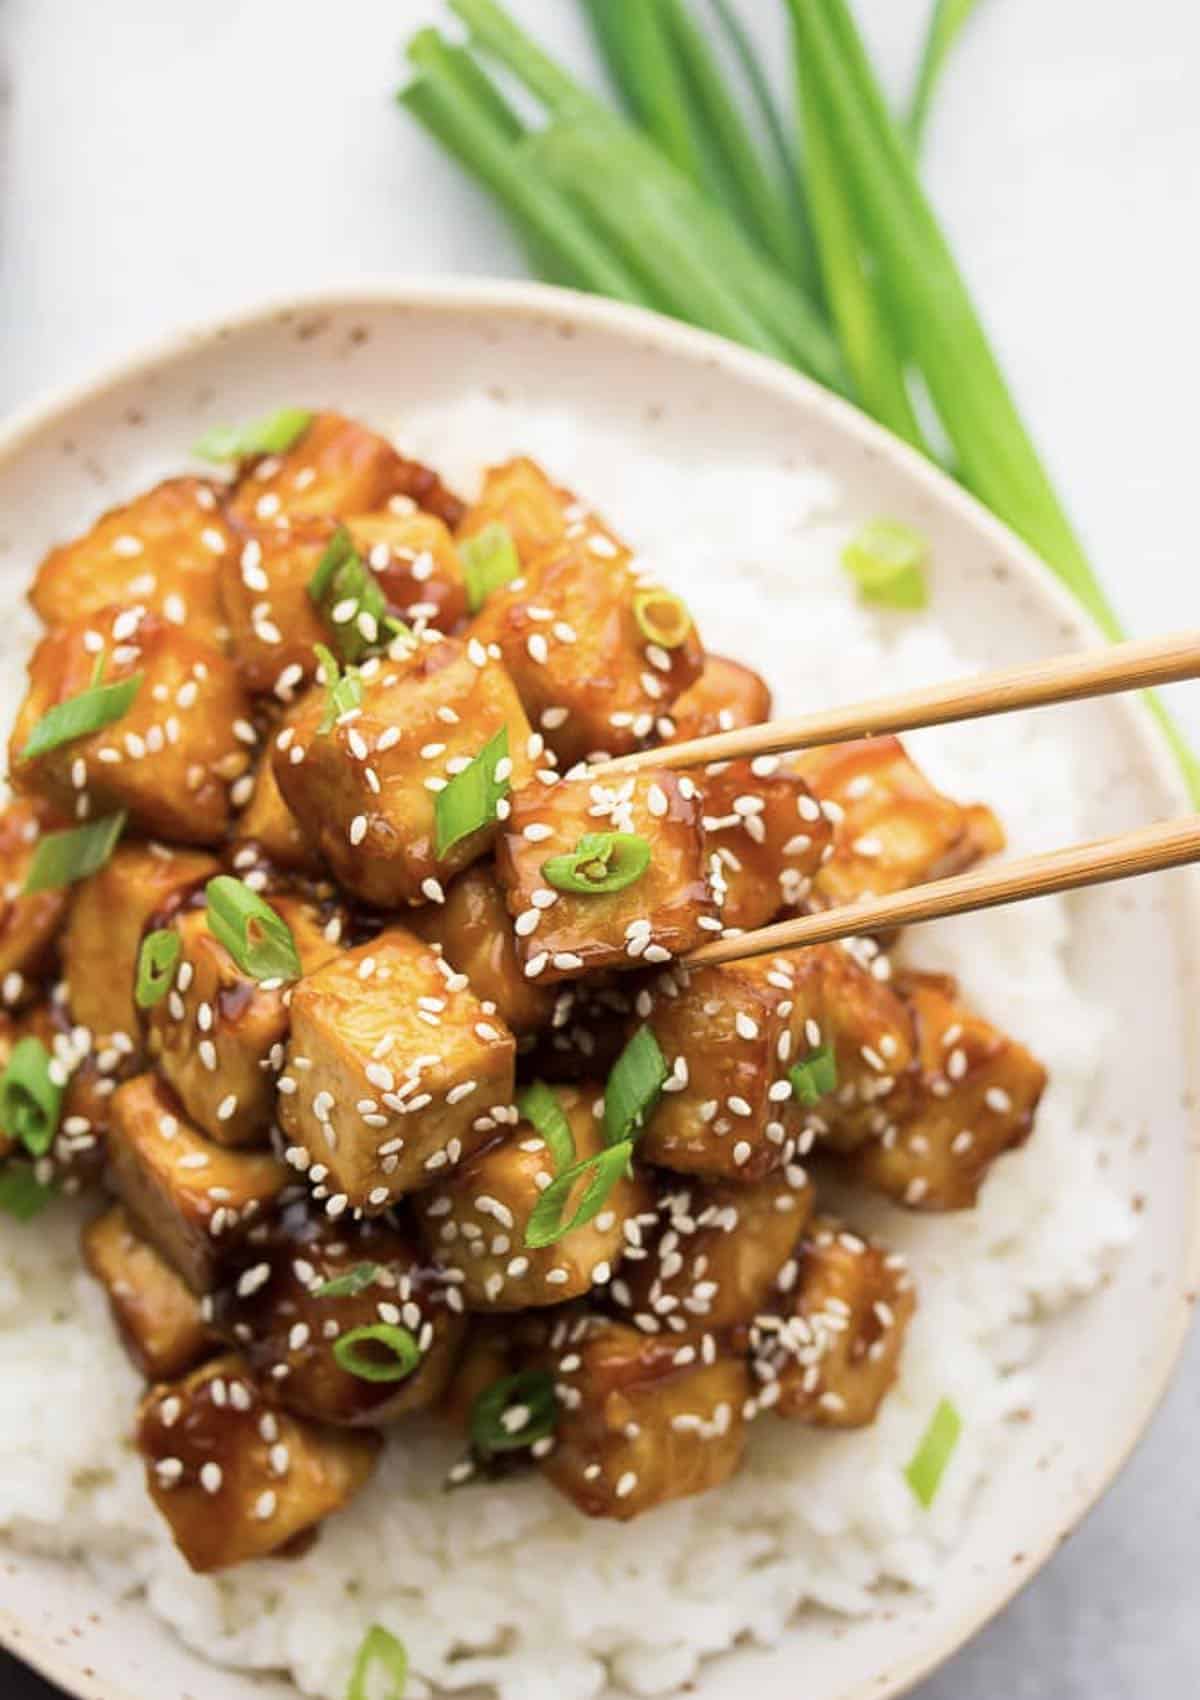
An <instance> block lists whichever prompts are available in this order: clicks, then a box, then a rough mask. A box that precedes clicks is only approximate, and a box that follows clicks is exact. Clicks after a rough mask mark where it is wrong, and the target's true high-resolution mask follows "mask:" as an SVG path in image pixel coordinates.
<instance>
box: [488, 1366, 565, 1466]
mask: <svg viewBox="0 0 1200 1700" xmlns="http://www.w3.org/2000/svg"><path fill="white" fill-rule="evenodd" d="M557 1421H558V1401H557V1399H556V1397H555V1393H554V1377H553V1376H552V1375H551V1374H550V1373H549V1372H548V1371H547V1370H544V1369H523V1370H518V1371H517V1373H516V1374H515V1375H506V1376H504V1377H503V1378H502V1379H501V1380H500V1381H493V1382H492V1384H491V1386H490V1387H485V1388H484V1390H483V1392H482V1393H480V1394H479V1395H478V1396H477V1397H476V1399H475V1403H474V1404H473V1405H472V1406H471V1415H470V1418H469V1419H468V1427H469V1432H470V1436H471V1450H472V1452H474V1454H475V1456H476V1457H477V1458H482V1459H487V1458H492V1457H495V1456H496V1454H497V1453H500V1452H520V1451H521V1450H522V1449H523V1448H525V1447H527V1446H533V1445H535V1444H536V1443H537V1442H538V1441H539V1440H544V1439H545V1438H546V1436H547V1435H551V1434H553V1433H554V1429H555V1425H556V1423H557Z"/></svg>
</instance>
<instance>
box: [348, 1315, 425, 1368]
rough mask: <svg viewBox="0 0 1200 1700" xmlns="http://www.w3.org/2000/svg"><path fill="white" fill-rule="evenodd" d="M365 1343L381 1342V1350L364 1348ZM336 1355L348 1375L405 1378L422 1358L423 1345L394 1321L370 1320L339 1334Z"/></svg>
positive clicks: (372, 1344) (369, 1344) (378, 1344)
mask: <svg viewBox="0 0 1200 1700" xmlns="http://www.w3.org/2000/svg"><path fill="white" fill-rule="evenodd" d="M364 1346H379V1347H381V1348H382V1350H383V1353H384V1354H386V1355H385V1356H381V1355H380V1353H379V1352H374V1351H363V1350H361V1348H362V1347H364ZM333 1355H334V1357H335V1358H336V1359H337V1362H338V1364H339V1365H340V1366H341V1368H342V1369H344V1370H345V1371H346V1373H347V1374H348V1375H356V1376H357V1377H358V1378H359V1380H360V1381H403V1380H404V1379H405V1378H406V1377H407V1376H410V1375H411V1374H412V1372H413V1370H415V1369H416V1367H417V1365H418V1364H419V1363H420V1361H421V1348H420V1347H419V1346H418V1345H417V1342H416V1340H415V1338H414V1337H413V1335H412V1334H411V1333H410V1332H409V1330H408V1329H407V1328H401V1327H399V1325H398V1324H395V1323H391V1322H369V1323H367V1325H366V1326H365V1327H363V1328H351V1329H350V1330H349V1332H348V1333H346V1334H339V1335H338V1337H337V1339H336V1340H335V1341H334V1342H333Z"/></svg>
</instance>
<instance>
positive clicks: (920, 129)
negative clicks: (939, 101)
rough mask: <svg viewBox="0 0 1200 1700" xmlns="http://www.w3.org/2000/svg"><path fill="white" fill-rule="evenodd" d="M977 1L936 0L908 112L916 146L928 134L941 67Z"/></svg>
mask: <svg viewBox="0 0 1200 1700" xmlns="http://www.w3.org/2000/svg"><path fill="white" fill-rule="evenodd" d="M978 3H979V0H933V3H932V8H931V11H930V14H929V24H928V26H927V28H926V31H925V45H924V48H923V49H922V52H921V63H920V67H919V69H918V71H917V81H916V86H915V87H914V89H913V97H912V105H911V107H910V109H909V114H908V134H909V138H910V140H911V142H912V145H913V147H914V148H919V147H920V145H921V140H922V138H923V136H924V134H925V123H926V120H927V119H928V117H929V108H930V104H931V102H932V100H933V91H934V89H935V87H936V86H937V80H938V78H939V76H940V75H941V71H942V66H943V65H944V64H945V62H946V60H947V58H948V57H949V54H950V50H951V48H952V47H953V46H954V43H955V42H956V41H957V39H958V36H959V33H960V31H961V30H962V28H963V26H964V25H965V23H966V22H967V19H968V18H969V17H970V16H971V13H972V12H973V11H974V10H975V7H976V6H977V5H978Z"/></svg>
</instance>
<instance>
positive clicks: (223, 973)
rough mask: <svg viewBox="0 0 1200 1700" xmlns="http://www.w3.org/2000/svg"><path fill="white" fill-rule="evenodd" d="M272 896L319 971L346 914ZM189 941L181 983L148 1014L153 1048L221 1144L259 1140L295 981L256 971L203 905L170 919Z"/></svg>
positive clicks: (306, 962) (308, 966)
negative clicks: (215, 927)
mask: <svg viewBox="0 0 1200 1700" xmlns="http://www.w3.org/2000/svg"><path fill="white" fill-rule="evenodd" d="M266 900H267V902H268V903H269V904H270V906H271V908H272V909H274V910H275V913H276V914H277V915H279V916H280V917H281V918H282V919H283V920H284V921H285V922H286V923H287V926H288V927H289V929H290V931H291V934H292V939H293V941H294V942H295V946H296V951H297V954H298V956H299V958H300V965H301V967H302V969H303V971H304V973H305V974H313V973H315V972H316V970H317V969H318V968H321V967H323V966H324V964H325V963H327V962H329V961H331V960H332V959H333V958H334V957H335V956H337V954H338V952H339V951H340V949H341V944H340V942H339V941H340V938H341V933H342V926H343V916H342V914H341V911H340V910H338V909H337V908H336V907H331V908H326V907H324V906H318V905H317V904H315V903H310V902H309V901H307V900H306V899H302V898H299V897H293V896H289V895H288V894H286V893H282V892H281V893H270V894H268V896H267V899H266ZM170 925H171V928H172V930H173V931H174V932H175V933H177V934H178V936H179V940H180V943H181V946H182V950H181V953H180V957H179V966H178V967H177V969H176V970H175V984H174V986H173V987H172V989H171V990H170V991H169V992H168V993H167V995H166V997H164V998H160V1000H159V1001H158V1003H156V1004H155V1005H154V1006H153V1007H152V1008H151V1009H150V1010H149V1011H147V1015H146V1049H147V1051H148V1053H149V1055H150V1056H151V1057H152V1058H153V1059H154V1061H155V1063H156V1064H157V1065H158V1067H159V1068H160V1069H161V1070H162V1073H163V1074H164V1076H165V1077H166V1079H167V1081H168V1082H169V1083H170V1085H171V1086H172V1087H173V1088H174V1090H175V1092H176V1094H177V1095H178V1098H179V1101H180V1103H181V1104H182V1105H183V1107H184V1109H185V1111H186V1112H187V1114H188V1115H189V1116H190V1117H191V1118H192V1120H193V1121H194V1122H195V1123H196V1125H197V1126H198V1127H199V1128H201V1129H202V1130H203V1132H205V1133H206V1134H207V1135H208V1136H209V1138H210V1139H215V1140H216V1141H217V1143H218V1144H219V1145H230V1146H233V1145H250V1144H257V1143H259V1142H261V1141H262V1140H264V1139H265V1138H266V1135H267V1132H268V1130H269V1128H270V1126H271V1122H272V1121H273V1120H274V1116H275V1082H276V1079H277V1077H278V1075H279V1073H280V1070H281V1069H282V1067H283V1058H284V1046H285V1043H286V1041H287V1036H288V1026H289V1023H288V1003H289V1001H290V999H291V996H292V989H291V988H290V987H289V986H287V985H284V984H282V983H280V982H278V981H260V980H255V979H254V978H253V976H252V975H250V974H248V973H247V972H246V971H245V970H244V969H242V968H240V967H239V966H238V964H237V963H236V962H235V961H234V959H233V957H232V956H231V955H230V954H229V952H228V951H227V950H226V949H225V946H224V945H223V944H221V942H220V941H219V940H218V939H217V938H216V937H215V936H214V935H213V933H212V932H211V930H210V928H209V925H208V917H207V913H206V911H205V910H204V909H200V908H193V909H188V910H185V911H184V912H183V913H182V914H180V915H177V916H176V917H175V918H174V919H173V920H172V921H171V923H170Z"/></svg>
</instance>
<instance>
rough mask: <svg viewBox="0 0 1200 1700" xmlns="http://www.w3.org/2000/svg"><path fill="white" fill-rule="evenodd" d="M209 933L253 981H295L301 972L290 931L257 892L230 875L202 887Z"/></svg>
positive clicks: (281, 918)
mask: <svg viewBox="0 0 1200 1700" xmlns="http://www.w3.org/2000/svg"><path fill="white" fill-rule="evenodd" d="M204 895H205V897H206V898H207V899H208V930H209V932H210V933H211V934H212V935H213V937H214V938H215V939H216V940H217V941H218V943H220V944H223V945H224V946H225V949H226V950H227V951H228V952H229V954H230V956H232V958H233V960H234V961H235V962H236V963H237V965H238V967H239V968H240V969H241V970H242V972H243V973H245V974H249V975H250V976H251V978H252V979H255V980H298V979H299V978H300V976H301V974H302V973H303V969H302V967H301V965H300V956H299V953H298V952H297V950H296V941H295V940H294V939H293V937H292V930H291V928H290V927H289V926H288V924H287V922H286V921H285V920H284V919H283V917H282V915H277V914H276V912H275V911H274V909H272V908H271V905H270V904H269V903H265V902H264V901H263V899H262V898H261V897H260V896H259V895H258V893H257V892H256V891H251V889H250V887H249V886H248V885H246V884H245V883H244V881H242V880H239V879H234V877H233V876H232V874H218V875H217V877H216V878H215V879H211V880H209V882H208V884H207V885H206V886H205V888H204Z"/></svg>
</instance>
